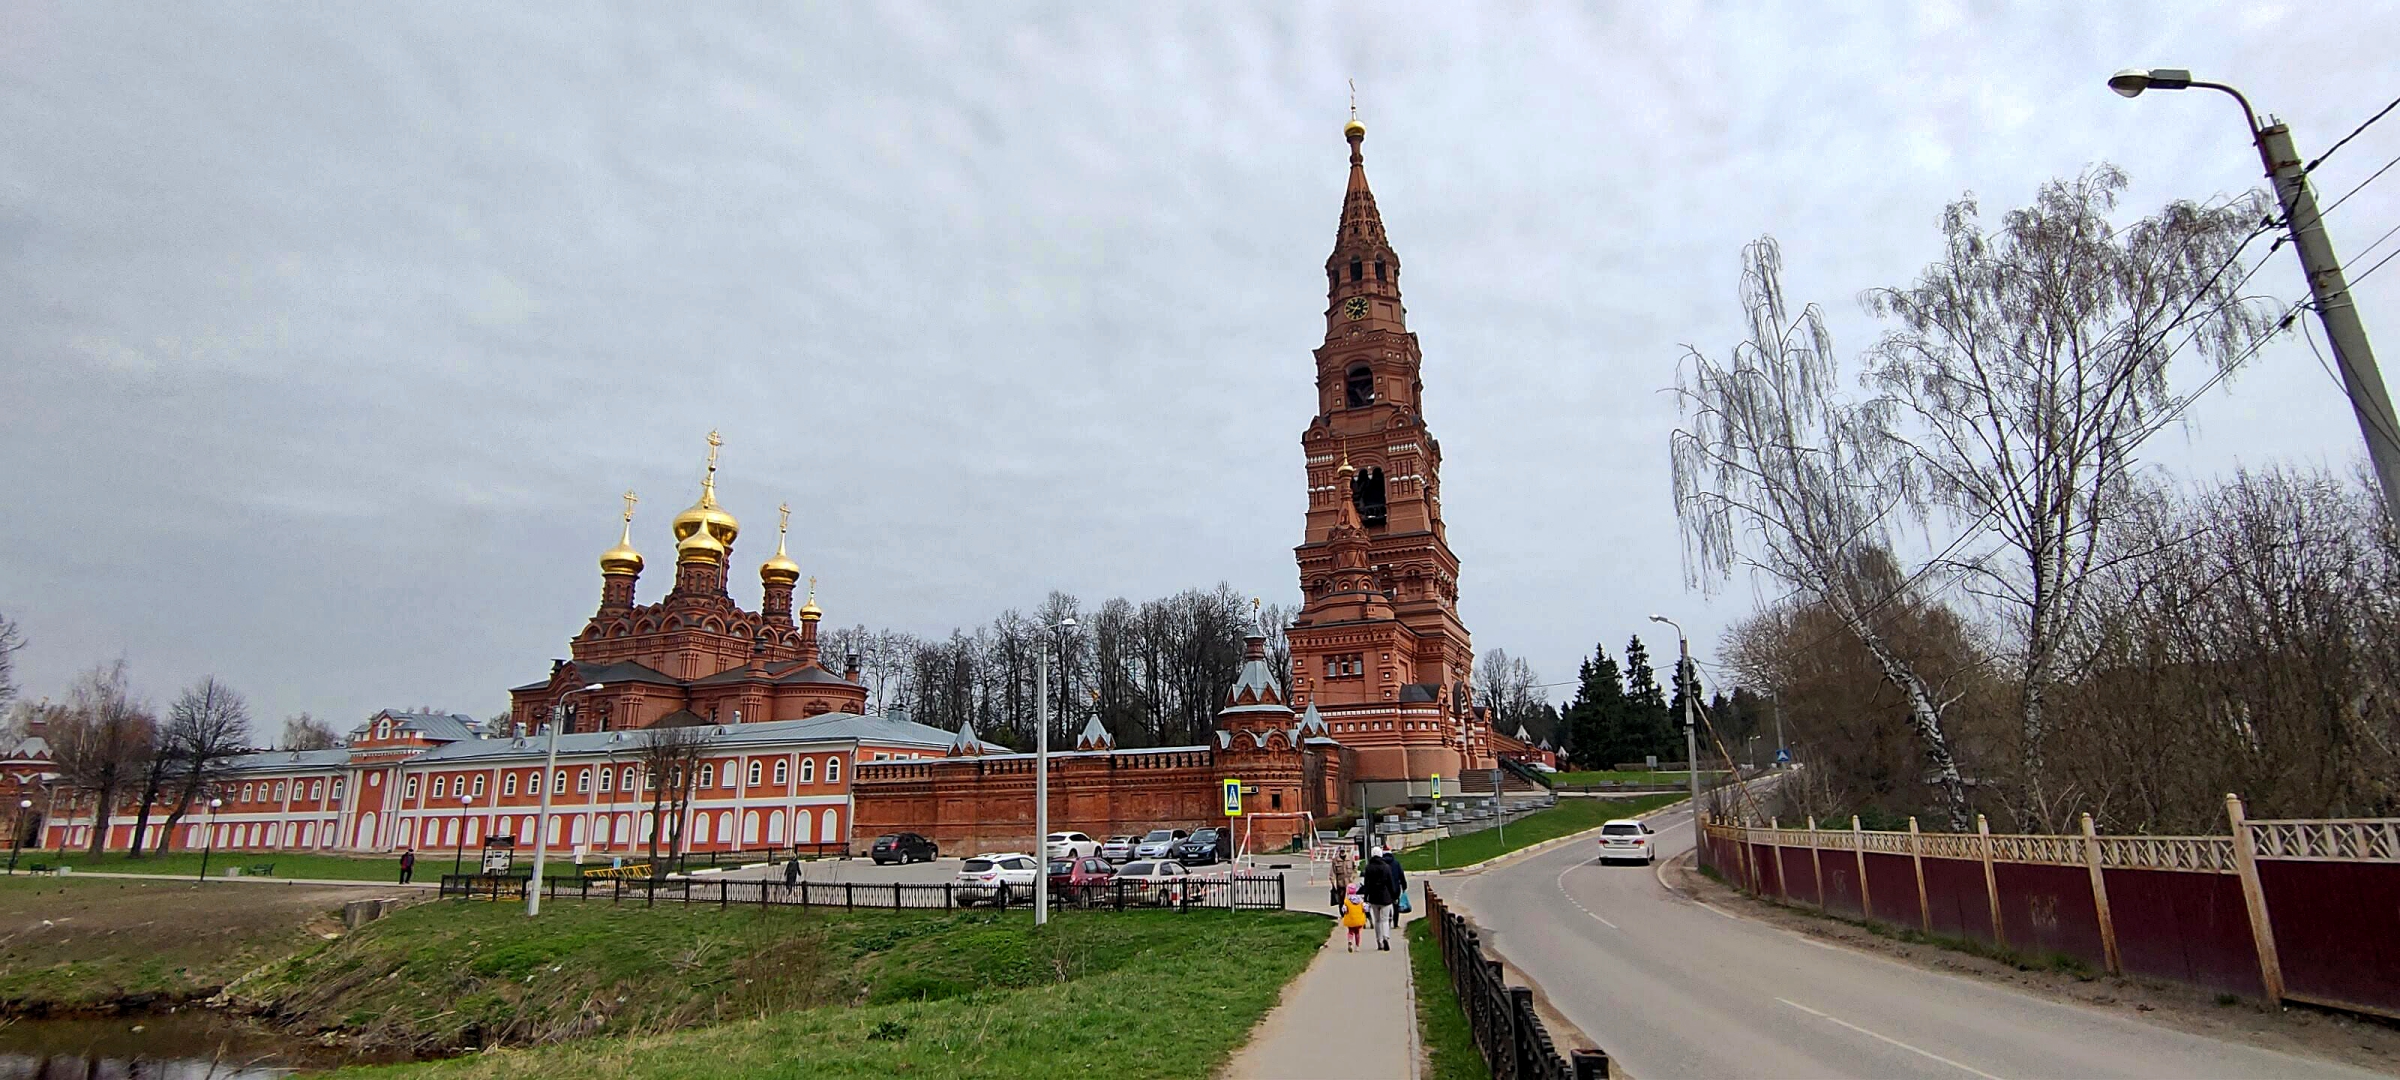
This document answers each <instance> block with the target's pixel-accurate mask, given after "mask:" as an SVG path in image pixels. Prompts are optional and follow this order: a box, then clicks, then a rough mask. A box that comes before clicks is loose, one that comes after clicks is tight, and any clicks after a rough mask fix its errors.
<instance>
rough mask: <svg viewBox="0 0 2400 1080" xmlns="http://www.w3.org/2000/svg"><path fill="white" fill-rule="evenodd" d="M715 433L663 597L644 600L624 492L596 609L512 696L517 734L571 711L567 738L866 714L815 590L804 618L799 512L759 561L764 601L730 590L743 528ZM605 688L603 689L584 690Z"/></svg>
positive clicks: (676, 532) (678, 525)
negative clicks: (721, 472) (543, 674)
mask: <svg viewBox="0 0 2400 1080" xmlns="http://www.w3.org/2000/svg"><path fill="white" fill-rule="evenodd" d="M722 445H723V440H722V439H720V438H718V436H717V433H716V432H713V431H712V432H710V433H709V435H708V465H707V471H706V472H705V473H704V474H703V475H702V477H701V480H700V498H699V501H697V502H694V503H693V504H692V505H691V506H690V507H688V508H686V509H685V510H684V511H683V512H682V513H680V514H677V515H675V519H674V521H673V522H672V523H671V532H672V534H673V536H674V538H675V579H674V584H673V587H672V588H671V589H670V590H669V591H668V592H667V595H666V597H665V598H663V599H661V600H659V601H658V602H656V603H652V604H643V603H638V602H637V601H636V598H635V595H634V593H635V590H636V588H637V586H638V585H639V584H640V582H641V576H642V566H643V560H642V555H641V552H639V551H636V550H635V549H634V547H633V508H634V504H635V502H636V501H637V500H636V499H635V497H634V495H633V493H632V492H630V491H629V492H626V493H625V523H624V531H623V532H622V534H621V535H620V536H619V537H618V539H617V545H616V546H615V547H612V548H610V549H608V550H607V551H606V552H603V553H602V554H601V556H600V606H599V608H598V609H597V610H595V611H593V612H592V617H591V619H590V620H589V621H587V622H585V623H584V626H583V630H582V631H581V632H580V633H578V634H576V635H575V638H574V641H573V642H572V643H571V644H570V645H569V649H570V652H571V654H572V655H571V656H570V657H569V658H568V659H564V660H559V661H555V662H553V664H552V665H551V672H550V677H549V678H547V679H544V680H542V681H540V682H537V683H528V684H526V685H524V686H519V687H515V688H513V689H511V690H510V691H509V711H510V715H511V717H512V718H513V719H514V720H515V722H516V724H517V728H518V730H520V731H533V730H535V729H537V728H539V727H540V726H541V725H542V724H543V723H545V722H546V721H547V719H548V718H549V717H550V715H551V710H552V708H553V707H554V706H558V705H561V704H564V705H565V706H566V710H565V711H566V713H567V717H568V718H567V723H566V725H565V726H563V727H562V728H560V731H561V732H562V733H573V732H578V731H619V730H627V729H632V728H646V727H652V726H656V725H661V724H667V725H674V724H735V723H759V722H763V721H769V720H798V719H804V718H807V717H811V716H817V715H820V714H823V713H843V712H846V713H860V712H864V711H865V706H866V701H867V691H866V688H865V687H864V686H862V685H860V684H859V681H858V658H857V657H855V656H852V657H847V658H845V660H844V663H843V670H842V671H841V672H840V673H836V672H835V671H834V670H833V669H832V668H830V667H827V666H826V664H825V658H824V657H823V655H822V654H821V653H820V652H819V649H818V645H817V621H818V619H819V618H821V617H822V615H823V613H822V612H820V611H819V610H818V609H817V603H816V595H815V594H816V587H815V585H814V583H813V582H812V583H811V584H810V587H809V597H808V600H807V602H806V603H804V604H803V605H802V606H801V607H800V609H799V612H798V613H797V615H796V616H795V614H794V612H793V610H792V593H793V590H794V589H795V588H796V587H797V586H798V585H799V583H800V566H799V564H797V563H795V562H793V561H792V558H791V555H790V554H789V553H788V551H787V548H786V545H787V543H788V538H787V534H788V533H789V531H790V528H791V508H790V507H789V506H785V507H783V508H782V520H781V521H780V522H779V523H778V526H777V530H776V537H775V554H774V556H773V557H771V558H769V559H767V560H766V562H764V563H762V564H760V566H759V568H758V581H759V607H758V610H757V611H749V610H746V609H744V608H743V607H742V606H741V605H740V604H739V603H736V602H735V601H734V599H733V597H732V595H731V594H730V593H728V591H727V583H728V579H729V577H730V576H731V567H732V565H733V544H734V540H735V539H736V538H737V537H739V536H740V535H741V523H740V522H739V521H737V520H736V519H735V518H734V516H733V515H732V514H731V513H728V512H727V511H726V510H725V508H724V507H722V506H720V505H718V504H717V451H718V449H719V447H721V446H722ZM594 684H598V685H599V687H600V689H598V690H592V691H588V692H585V691H583V690H582V688H584V687H587V686H591V685H594Z"/></svg>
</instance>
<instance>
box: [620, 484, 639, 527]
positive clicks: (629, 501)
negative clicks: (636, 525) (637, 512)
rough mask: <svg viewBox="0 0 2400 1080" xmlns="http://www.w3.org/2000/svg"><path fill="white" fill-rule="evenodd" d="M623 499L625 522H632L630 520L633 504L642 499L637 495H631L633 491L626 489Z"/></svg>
mask: <svg viewBox="0 0 2400 1080" xmlns="http://www.w3.org/2000/svg"><path fill="white" fill-rule="evenodd" d="M624 498H625V520H626V521H628V522H630V521H632V520H633V504H635V503H638V502H640V501H642V497H641V496H639V495H636V494H634V493H633V489H632V488H626V489H625V495H624Z"/></svg>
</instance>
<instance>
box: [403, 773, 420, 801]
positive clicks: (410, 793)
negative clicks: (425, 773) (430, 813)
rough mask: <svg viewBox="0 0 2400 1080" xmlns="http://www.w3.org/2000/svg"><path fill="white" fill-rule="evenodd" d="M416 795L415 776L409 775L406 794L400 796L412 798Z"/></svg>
mask: <svg viewBox="0 0 2400 1080" xmlns="http://www.w3.org/2000/svg"><path fill="white" fill-rule="evenodd" d="M416 797H417V778H416V777H413V776H412V777H409V778H408V794H406V795H404V796H402V798H408V799H413V798H416Z"/></svg>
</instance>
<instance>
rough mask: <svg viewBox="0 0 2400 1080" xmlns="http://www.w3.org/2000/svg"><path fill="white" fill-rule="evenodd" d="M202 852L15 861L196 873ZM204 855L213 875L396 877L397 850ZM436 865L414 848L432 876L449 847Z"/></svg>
mask: <svg viewBox="0 0 2400 1080" xmlns="http://www.w3.org/2000/svg"><path fill="white" fill-rule="evenodd" d="M201 857H202V853H201V852H197V851H168V852H162V853H159V854H155V855H144V856H142V857H140V858H138V859H137V858H133V857H132V856H129V855H127V854H125V853H124V852H122V851H111V852H109V853H107V854H105V855H87V854H85V853H83V852H81V851H69V852H67V854H66V856H65V857H64V858H61V857H60V856H59V854H58V852H57V851H56V850H55V849H54V850H51V851H45V852H41V853H39V854H36V853H34V852H31V851H28V852H26V853H25V856H24V858H23V859H22V860H21V861H20V862H19V863H18V864H17V865H18V867H19V868H20V869H22V868H23V867H24V866H26V865H27V864H30V863H35V862H40V863H46V864H48V865H51V866H71V867H74V868H75V869H76V870H78V871H81V872H84V873H93V872H100V873H109V874H157V875H160V876H162V877H187V878H188V877H195V876H198V874H199V873H200V860H201ZM207 858H208V876H209V877H212V878H220V877H224V876H225V868H226V867H229V866H238V867H241V868H242V871H243V872H244V873H248V872H249V870H250V868H251V867H253V866H257V865H260V864H262V863H273V864H274V866H275V873H274V876H275V877H279V878H338V879H341V880H343V881H398V880H400V859H399V857H398V856H393V857H390V858H359V857H354V856H349V855H312V854H302V853H296V852H288V851H275V852H263V851H218V852H215V853H212V854H209V855H208V856H207ZM474 860H475V852H473V851H469V852H467V861H468V862H469V863H470V864H471V863H473V862H474ZM435 867H436V860H435V859H434V858H432V857H431V856H430V855H428V854H426V853H424V852H419V853H418V854H417V876H418V877H420V878H425V879H427V880H432V879H434V878H436V877H438V876H439V875H441V874H446V873H449V872H450V853H449V852H446V851H445V852H443V853H442V857H441V859H440V860H439V869H438V870H437V869H436V868H435Z"/></svg>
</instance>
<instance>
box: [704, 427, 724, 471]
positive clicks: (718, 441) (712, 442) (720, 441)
mask: <svg viewBox="0 0 2400 1080" xmlns="http://www.w3.org/2000/svg"><path fill="white" fill-rule="evenodd" d="M723 445H725V439H724V438H723V437H722V436H720V435H718V434H717V432H716V429H715V428H710V429H709V432H708V475H710V476H712V477H713V476H715V475H717V448H718V447H720V446H723Z"/></svg>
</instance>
